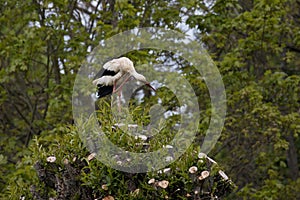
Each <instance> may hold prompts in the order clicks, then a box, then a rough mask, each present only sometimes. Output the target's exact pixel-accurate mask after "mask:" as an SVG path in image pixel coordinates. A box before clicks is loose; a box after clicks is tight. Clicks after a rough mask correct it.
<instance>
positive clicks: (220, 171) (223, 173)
mask: <svg viewBox="0 0 300 200" xmlns="http://www.w3.org/2000/svg"><path fill="white" fill-rule="evenodd" d="M219 174H220V176H222V178H223V179H224V180H225V181H226V180H228V179H229V178H228V176H227V175H226V174H225V172H223V171H222V170H219Z"/></svg>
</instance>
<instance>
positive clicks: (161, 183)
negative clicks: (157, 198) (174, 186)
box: [157, 180, 169, 189]
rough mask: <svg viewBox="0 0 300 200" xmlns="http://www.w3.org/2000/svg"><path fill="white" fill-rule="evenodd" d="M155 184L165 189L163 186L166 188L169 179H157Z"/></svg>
mask: <svg viewBox="0 0 300 200" xmlns="http://www.w3.org/2000/svg"><path fill="white" fill-rule="evenodd" d="M157 185H158V186H159V187H161V188H163V189H165V188H167V187H168V185H169V181H166V180H163V181H159V182H158V183H157Z"/></svg>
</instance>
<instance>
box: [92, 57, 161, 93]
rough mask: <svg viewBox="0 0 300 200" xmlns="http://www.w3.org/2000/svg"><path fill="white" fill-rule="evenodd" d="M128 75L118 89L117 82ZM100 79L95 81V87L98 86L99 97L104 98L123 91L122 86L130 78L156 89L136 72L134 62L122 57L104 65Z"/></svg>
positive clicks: (99, 74)
mask: <svg viewBox="0 0 300 200" xmlns="http://www.w3.org/2000/svg"><path fill="white" fill-rule="evenodd" d="M126 75H128V77H127V78H125V79H124V80H122V82H121V84H120V86H119V87H118V88H116V84H117V82H118V81H119V80H120V79H121V78H123V77H125V76H126ZM97 76H98V77H99V76H100V78H98V79H95V80H94V81H93V84H94V85H97V86H98V97H99V98H101V97H104V96H106V95H109V94H111V93H115V92H117V91H120V92H121V90H122V86H123V85H124V84H125V83H126V82H127V81H128V80H129V78H130V77H133V78H135V79H136V80H138V81H141V82H142V83H144V84H145V85H147V86H148V87H150V88H151V89H153V90H154V91H155V89H154V88H153V87H152V86H151V85H150V83H149V82H147V80H146V78H145V77H144V76H143V75H141V74H139V73H137V72H136V71H135V68H134V65H133V62H132V61H131V60H130V59H129V58H127V57H121V58H117V59H113V60H111V61H109V62H107V63H105V64H104V65H103V69H102V70H101V71H100V72H99V73H98V74H97V75H96V77H97Z"/></svg>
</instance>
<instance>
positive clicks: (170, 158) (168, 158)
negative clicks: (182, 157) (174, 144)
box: [165, 156, 174, 162]
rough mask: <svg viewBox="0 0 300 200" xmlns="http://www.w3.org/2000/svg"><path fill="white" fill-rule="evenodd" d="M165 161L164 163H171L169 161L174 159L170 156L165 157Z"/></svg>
mask: <svg viewBox="0 0 300 200" xmlns="http://www.w3.org/2000/svg"><path fill="white" fill-rule="evenodd" d="M165 160H166V162H171V161H173V160H174V158H173V157H172V156H167V157H166V158H165Z"/></svg>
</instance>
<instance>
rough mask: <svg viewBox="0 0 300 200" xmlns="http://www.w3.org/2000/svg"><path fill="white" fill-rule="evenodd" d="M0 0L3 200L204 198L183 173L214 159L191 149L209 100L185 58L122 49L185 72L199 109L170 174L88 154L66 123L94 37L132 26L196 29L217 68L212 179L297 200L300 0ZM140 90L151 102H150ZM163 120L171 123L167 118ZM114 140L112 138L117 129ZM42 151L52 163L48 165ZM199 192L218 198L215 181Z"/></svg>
mask: <svg viewBox="0 0 300 200" xmlns="http://www.w3.org/2000/svg"><path fill="white" fill-rule="evenodd" d="M0 2H1V4H0V5H1V6H0V12H1V15H0V27H1V28H0V38H1V39H0V88H1V90H0V92H1V96H0V104H1V111H0V118H1V123H0V138H1V140H0V191H1V195H0V196H1V197H2V198H3V199H7V198H8V197H10V198H11V199H20V198H21V197H25V199H32V198H36V199H45V198H50V197H57V199H70V198H72V199H76V198H79V199H80V198H81V199H91V198H94V199H96V198H100V199H101V198H104V197H105V196H106V197H107V199H109V196H112V197H114V198H115V199H118V198H119V199H129V198H132V199H150V198H153V199H159V198H161V199H163V198H166V197H167V196H168V197H169V198H170V199H172V198H173V199H179V198H182V199H185V198H189V197H190V198H192V199H197V198H200V197H201V196H199V195H200V194H199V195H198V193H197V194H195V191H196V190H199V187H200V186H201V183H199V182H195V180H194V179H193V177H192V176H191V174H190V173H189V172H188V170H189V168H190V167H191V166H193V165H197V167H198V169H199V171H198V172H199V173H200V171H201V170H208V169H210V167H211V166H210V165H209V166H206V165H205V166H204V165H202V162H201V159H200V158H198V157H197V154H198V153H199V149H198V146H199V144H197V142H199V141H202V139H203V137H204V135H203V130H205V129H207V126H208V122H209V115H210V112H211V111H210V106H209V103H210V100H209V95H208V91H207V88H206V86H205V82H203V80H201V79H199V78H198V77H199V76H200V75H199V74H198V73H196V72H195V70H194V68H193V67H192V66H190V64H189V63H187V62H185V61H184V60H182V58H180V57H176V56H174V55H173V54H171V53H170V52H163V51H162V52H159V51H153V50H151V52H152V54H150V53H149V52H150V50H149V51H148V50H143V51H133V52H130V53H129V54H128V55H127V56H128V57H130V58H132V59H133V60H134V61H135V62H139V63H148V62H149V61H150V60H151V61H152V62H155V61H157V60H156V59H157V58H158V57H159V56H162V55H163V58H170V59H173V60H175V61H176V62H177V68H176V70H181V71H182V73H183V74H184V75H185V77H186V79H188V80H189V81H190V83H191V85H192V87H193V88H194V90H195V93H196V94H197V96H198V101H199V105H200V107H201V110H202V111H203V112H201V120H200V122H199V133H197V137H198V138H197V140H196V141H195V144H193V145H192V146H191V147H190V148H189V149H188V151H187V152H186V154H185V155H184V156H182V157H181V158H180V159H179V160H178V161H177V162H175V163H173V164H172V165H171V166H168V167H170V169H171V172H170V173H171V175H170V174H168V173H158V172H153V173H148V174H126V173H123V172H120V171H117V170H114V169H111V168H109V167H106V166H105V165H103V164H102V163H101V162H98V161H97V160H96V159H92V158H88V156H89V155H90V152H88V150H87V149H86V148H85V147H84V146H83V143H82V141H81V140H80V138H79V136H78V129H77V127H76V126H74V123H73V116H72V102H71V101H72V91H73V85H74V81H75V77H76V74H77V72H78V70H79V68H80V66H81V64H82V63H83V61H84V60H85V59H86V57H87V55H88V54H89V53H90V52H91V50H93V49H94V48H95V47H97V45H98V44H99V42H100V41H101V40H104V39H107V38H109V37H111V36H113V35H115V34H117V33H120V32H123V31H126V30H130V29H132V28H136V27H161V28H166V29H173V30H178V31H181V32H186V31H189V32H191V31H193V34H194V36H195V37H196V40H197V41H198V42H199V43H203V44H204V46H205V48H206V49H207V50H208V52H209V54H210V56H211V57H212V59H213V60H214V61H215V63H216V65H217V66H218V68H219V70H220V73H221V75H222V78H223V81H224V85H225V88H226V96H227V116H226V121H225V126H224V129H223V132H222V135H221V137H220V138H219V140H218V143H217V145H216V146H215V148H214V149H213V150H212V151H211V152H210V154H209V156H210V157H212V158H214V160H216V161H217V162H218V164H219V165H218V166H217V167H213V169H212V170H211V173H212V174H213V175H214V177H215V179H214V181H216V182H217V180H216V179H217V178H218V177H217V174H218V173H217V172H218V170H219V169H222V170H223V171H225V172H226V174H227V175H228V176H229V177H230V179H231V180H232V181H233V183H234V184H235V185H236V186H237V188H236V189H235V190H234V192H232V193H231V194H230V196H229V197H228V198H230V199H300V178H299V166H300V164H299V155H300V139H299V134H300V106H299V104H300V100H299V98H300V59H299V58H300V21H299V19H300V17H299V16H300V1H299V0H255V1H251V0H243V1H242V0H240V1H239V0H225V1H221V0H216V1H210V0H207V1H203V0H200V1H199V0H188V1H185V0H174V1H161V0H158V1H152V0H141V1H137V0H131V1H123V0H120V1H115V0H99V1H89V0H86V1H78V0H70V1H61V0H52V1H41V0H32V1H29V0H23V1H16V0H10V1H7V0H0ZM182 24H185V25H184V26H183V25H182ZM153 52H154V53H153ZM142 89H143V88H142ZM143 90H145V89H143ZM146 91H147V90H145V91H144V92H145V93H146ZM158 94H160V95H161V96H165V98H170V99H165V102H167V103H168V106H169V109H171V110H172V109H173V108H175V107H176V105H177V104H176V98H175V100H174V98H172V94H169V91H168V90H164V89H161V90H159V91H158ZM146 96H147V98H148V101H149V102H150V103H151V102H153V101H154V100H155V99H154V98H155V97H153V96H151V95H150V94H148V95H146ZM106 100H108V99H104V100H103V101H106ZM141 107H142V106H140V107H139V106H134V108H136V109H132V112H133V113H132V114H133V116H134V115H138V116H139V115H141V113H143V111H141V110H139V109H140V108H141ZM144 109H147V107H146V108H145V107H144ZM106 112H107V113H106ZM145 113H147V110H146V111H145ZM101 114H102V115H100V116H99V117H100V118H101V116H102V117H103V116H104V117H106V116H108V115H109V114H108V111H107V110H105V109H104V111H103V113H101ZM136 119H137V120H138V119H139V120H143V118H139V117H136ZM102 120H105V119H102ZM145 120H147V116H145ZM172 120H174V121H172ZM172 120H171V121H170V124H168V126H169V127H170V130H171V127H172V125H174V123H175V122H176V120H177V119H176V116H175V117H174V119H173V118H172ZM164 134H167V133H164ZM114 137H115V138H113V136H112V139H115V140H118V139H119V135H118V133H115V135H114ZM123 142H124V141H123ZM125 142H126V141H125ZM125 142H124V143H125ZM49 156H55V158H56V161H55V162H54V163H53V162H49V160H48V162H47V158H48V159H49ZM200 169H201V170H200ZM216 177H217V178H216ZM151 178H155V180H158V181H162V180H168V181H169V183H170V184H169V186H168V187H167V188H166V190H165V189H164V188H159V187H156V186H153V185H151V184H148V181H149V180H150V179H151ZM128 180H130V181H128ZM209 183H211V182H209ZM58 188H59V189H58ZM70 188H73V189H74V188H75V191H72V190H70ZM178 188H180V190H181V191H180V192H178V191H177V189H178ZM217 188H218V189H217ZM202 189H203V190H205V189H206V190H209V191H210V192H211V193H212V194H215V195H220V196H222V195H223V194H220V191H222V190H221V189H220V188H219V186H216V185H213V184H212V185H207V186H206V188H202V186H201V190H202ZM212 190H213V191H212ZM59 191H65V192H66V191H68V192H70V194H65V193H64V192H59ZM79 194H80V196H76V195H79ZM187 194H189V195H191V196H189V195H187ZM59 195H61V196H59ZM201 195H204V193H203V194H201ZM211 198H213V196H211Z"/></svg>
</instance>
